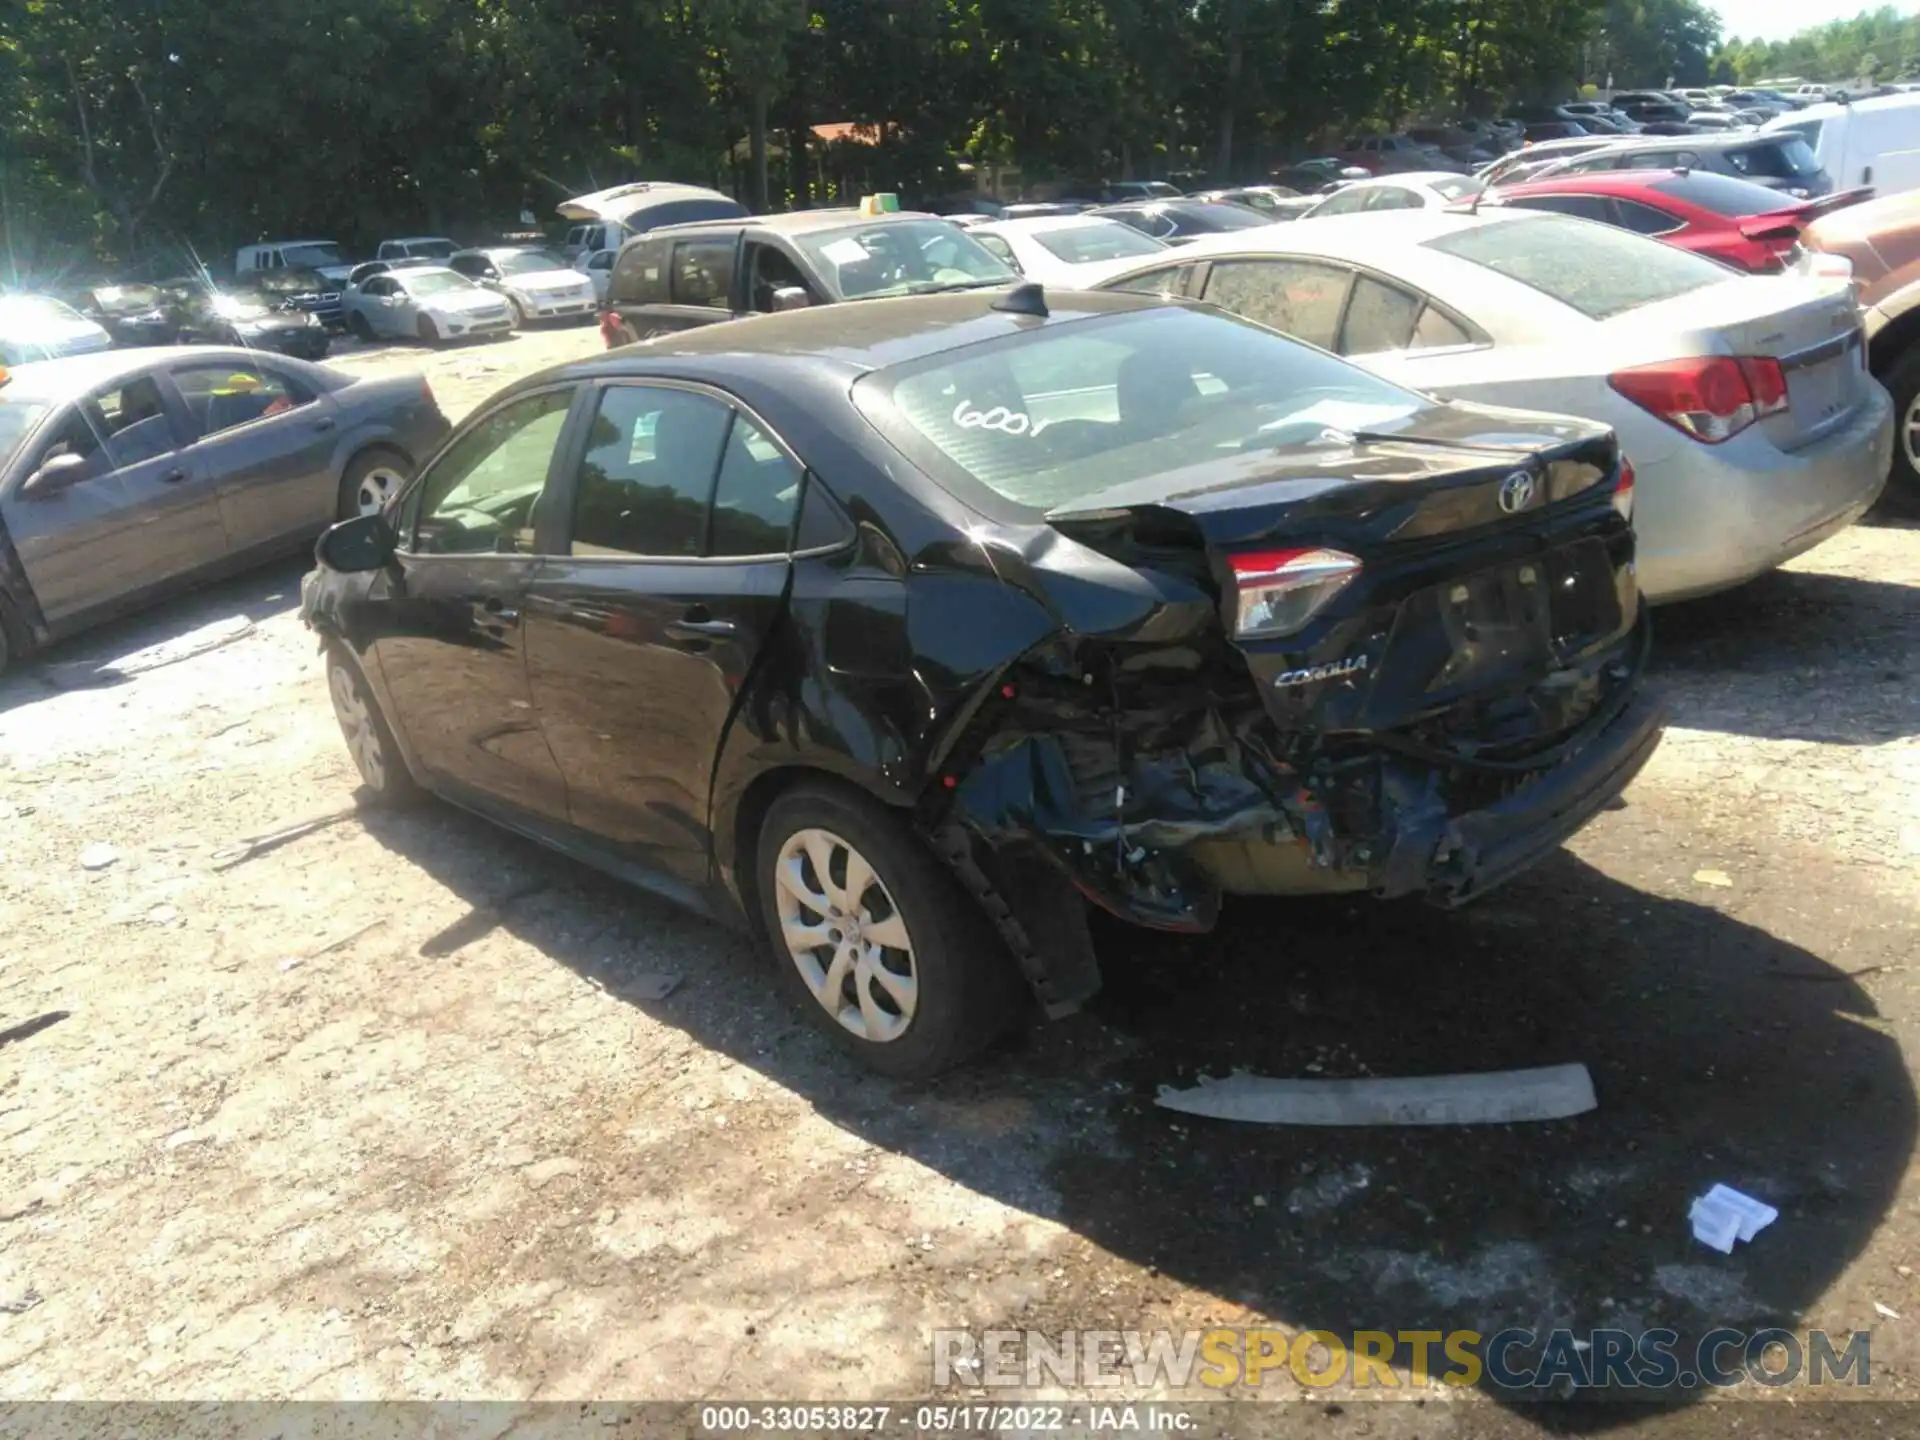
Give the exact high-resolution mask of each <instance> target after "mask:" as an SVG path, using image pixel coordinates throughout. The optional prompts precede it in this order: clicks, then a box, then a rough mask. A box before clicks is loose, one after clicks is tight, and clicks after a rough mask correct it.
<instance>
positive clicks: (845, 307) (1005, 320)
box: [548, 286, 1177, 378]
mask: <svg viewBox="0 0 1920 1440" xmlns="http://www.w3.org/2000/svg"><path fill="white" fill-rule="evenodd" d="M1035 288H1036V289H1037V288H1039V287H1037V286H1036V287H1035ZM1008 293H1009V292H1008V290H1007V289H1005V288H1001V287H998V286H996V287H994V288H991V289H979V290H961V291H954V292H951V293H948V294H942V295H901V296H896V297H894V298H891V299H884V300H854V301H848V302H845V303H843V304H839V305H821V306H815V307H812V308H809V309H805V310H789V311H786V312H785V313H783V314H779V315H757V316H754V317H753V318H751V319H747V320H736V321H732V322H730V323H727V324H723V325H708V326H703V327H701V328H699V329H695V330H683V331H680V332H678V333H677V334H672V335H662V336H659V337H658V338H656V339H652V340H645V341H642V342H641V343H639V344H637V345H627V346H623V347H622V348H620V349H618V350H609V351H607V352H605V353H604V354H602V355H598V356H595V357H593V358H591V359H588V360H581V361H575V362H573V363H572V364H569V365H563V366H560V367H557V368H556V369H555V370H552V371H549V372H548V374H549V375H550V376H569V377H576V378H591V377H594V376H605V375H623V374H632V373H642V372H645V371H646V370H647V369H648V368H649V367H651V366H655V365H662V364H670V363H671V362H673V361H676V360H681V359H695V360H697V359H713V360H724V359H726V358H728V357H743V358H744V357H748V356H770V357H779V358H784V359H789V360H796V361H806V362H807V363H808V364H811V365H819V364H821V363H823V362H824V363H827V364H835V365H839V366H842V367H844V368H846V369H848V370H855V371H866V370H883V369H886V368H887V367H889V366H892V365H901V364H906V363H908V362H910V361H914V360H919V359H923V358H925V357H926V356H929V355H937V354H941V353H943V352H945V351H949V350H958V349H962V348H963V347H965V346H969V345H978V344H982V343H984V342H985V341H988V340H997V339H999V338H1000V337H1001V336H1003V335H1011V334H1014V333H1016V332H1017V331H1022V330H1033V329H1038V328H1042V327H1046V326H1053V325H1064V324H1071V323H1072V322H1074V321H1076V320H1086V319H1090V318H1092V317H1094V316H1097V315H1110V314H1115V313H1124V312H1130V311H1136V310H1151V309H1153V308H1155V307H1157V306H1163V305H1166V304H1168V303H1170V302H1169V301H1167V300H1166V299H1165V298H1163V297H1161V296H1158V295H1139V294H1134V293H1131V292H1128V291H1118V290H1116V291H1101V292H1091V291H1085V290H1051V291H1043V292H1042V293H1043V295H1044V296H1045V299H1046V303H1047V309H1048V314H1047V315H1046V316H1045V318H1041V317H1037V316H1033V315H1027V314H1016V313H1012V312H1009V311H1005V310H996V309H995V308H994V306H995V304H996V302H998V301H1000V300H1003V299H1005V298H1006V296H1007V294H1008ZM1175 303H1177V302H1175Z"/></svg>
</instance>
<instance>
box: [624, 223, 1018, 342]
mask: <svg viewBox="0 0 1920 1440" xmlns="http://www.w3.org/2000/svg"><path fill="white" fill-rule="evenodd" d="M1019 278H1020V277H1019V276H1018V275H1016V274H1015V273H1014V272H1013V271H1012V270H1010V269H1008V268H1007V266H1006V265H1005V263H1003V262H1002V261H1001V260H999V259H998V258H996V257H995V256H994V255H993V254H992V253H991V252H990V251H989V250H987V248H986V247H985V246H983V245H982V244H980V242H979V241H978V240H975V239H973V238H972V237H971V236H969V235H968V234H967V232H966V231H965V230H963V229H961V227H960V226H958V225H956V224H954V223H953V222H952V221H951V220H947V219H943V218H942V217H940V216H938V215H921V214H916V213H913V212H908V211H896V212H893V213H891V214H885V215H866V216H863V215H862V214H861V213H860V212H859V211H857V210H802V211H798V212H796V213H794V214H791V215H752V216H748V217H746V218H745V219H741V220H711V221H706V222H703V223H700V224H694V225H670V226H666V227H664V228H662V229H659V230H651V231H649V232H647V233H646V234H645V235H641V236H638V237H636V238H635V239H632V240H629V241H628V242H627V243H626V244H625V245H623V246H622V247H621V249H620V255H619V258H618V259H616V260H615V261H614V262H613V275H612V277H611V278H610V279H609V280H608V282H607V311H608V314H607V316H606V317H604V318H603V321H602V325H601V330H602V333H603V334H605V335H606V337H607V343H608V344H609V345H625V344H630V343H632V342H633V341H635V340H644V339H648V338H651V337H652V336H655V335H666V334H671V333H672V332H674V331H676V330H691V329H693V328H695V327H696V326H700V325H712V324H714V323H716V322H718V321H721V320H733V319H737V318H739V317H741V316H745V315H755V314H770V313H772V312H774V311H779V310H798V309H802V308H804V307H806V306H809V305H831V304H834V303H836V302H838V301H842V300H867V299H873V298H876V297H879V296H884V295H923V294H927V293H929V292H931V291H936V290H969V289H973V288H975V287H979V286H989V285H1009V284H1012V283H1013V282H1014V281H1016V280H1018V279H1019Z"/></svg>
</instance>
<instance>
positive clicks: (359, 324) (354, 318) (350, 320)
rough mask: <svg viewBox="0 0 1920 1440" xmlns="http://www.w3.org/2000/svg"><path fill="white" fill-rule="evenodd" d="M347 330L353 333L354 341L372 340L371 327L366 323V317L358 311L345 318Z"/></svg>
mask: <svg viewBox="0 0 1920 1440" xmlns="http://www.w3.org/2000/svg"><path fill="white" fill-rule="evenodd" d="M347 329H349V330H351V331H352V332H353V338H354V339H356V340H371V339H373V326H372V325H370V324H368V323H367V317H366V316H364V315H362V314H361V313H360V312H359V311H358V310H356V311H354V312H353V314H351V315H349V316H348V317H347Z"/></svg>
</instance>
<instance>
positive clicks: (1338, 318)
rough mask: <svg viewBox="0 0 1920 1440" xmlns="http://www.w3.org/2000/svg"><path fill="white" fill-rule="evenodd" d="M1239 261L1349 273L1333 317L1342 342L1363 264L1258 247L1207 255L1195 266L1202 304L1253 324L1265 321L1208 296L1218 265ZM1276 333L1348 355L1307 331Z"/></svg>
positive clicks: (1336, 341) (1402, 283)
mask: <svg viewBox="0 0 1920 1440" xmlns="http://www.w3.org/2000/svg"><path fill="white" fill-rule="evenodd" d="M1238 261H1252V262H1253V263H1254V264H1256V265H1257V264H1259V263H1261V262H1262V261H1282V262H1287V263H1291V264H1295V265H1317V266H1319V267H1320V268H1321V269H1323V270H1332V271H1335V272H1336V273H1338V274H1342V275H1345V276H1346V277H1347V291H1346V294H1344V295H1342V296H1341V297H1340V309H1339V311H1338V312H1337V313H1336V314H1335V315H1334V317H1333V337H1332V338H1333V344H1335V345H1338V344H1339V343H1340V331H1341V330H1342V329H1343V328H1344V327H1345V326H1346V323H1347V307H1348V306H1349V305H1351V304H1352V303H1353V289H1354V281H1355V279H1357V278H1358V276H1359V275H1360V271H1361V267H1360V266H1358V265H1355V264H1354V263H1353V262H1352V261H1350V260H1336V259H1334V258H1333V257H1332V256H1329V255H1292V254H1284V255H1283V254H1280V253H1279V252H1277V251H1265V250H1262V251H1256V252H1254V253H1252V254H1247V255H1209V256H1207V258H1206V261H1205V263H1204V264H1202V265H1199V266H1196V267H1195V268H1196V270H1198V271H1200V272H1201V273H1200V274H1199V275H1198V277H1197V279H1198V284H1197V285H1196V286H1195V289H1194V294H1195V296H1196V297H1197V298H1198V299H1199V301H1200V303H1201V304H1203V305H1212V306H1213V307H1214V308H1215V309H1216V310H1225V311H1226V312H1227V314H1229V315H1234V316H1238V317H1239V318H1240V319H1242V320H1245V321H1247V322H1248V323H1249V324H1252V325H1262V324H1263V322H1262V321H1259V320H1255V319H1253V318H1252V317H1251V316H1248V315H1241V314H1240V312H1239V311H1238V310H1230V309H1228V308H1227V307H1226V306H1225V305H1221V304H1219V303H1218V302H1217V301H1214V300H1209V299H1208V298H1207V287H1208V286H1209V285H1211V284H1212V283H1213V271H1214V267H1215V266H1216V265H1224V264H1228V263H1233V262H1238ZM1395 283H1397V284H1398V285H1399V286H1400V288H1401V289H1403V290H1404V289H1405V288H1406V282H1405V281H1397V282H1395ZM1265 328H1267V329H1272V328H1273V327H1272V326H1270V325H1269V326H1265ZM1276 333H1278V334H1281V335H1286V337H1287V338H1288V339H1289V340H1291V341H1293V343H1294V344H1296V345H1305V346H1307V347H1308V348H1309V349H1313V350H1319V351H1322V352H1323V353H1324V354H1328V355H1332V356H1334V357H1336V358H1338V359H1345V358H1346V357H1345V356H1343V355H1341V354H1340V352H1339V351H1338V350H1335V349H1332V348H1331V347H1330V346H1323V345H1316V344H1314V342H1313V341H1311V340H1309V339H1307V338H1306V337H1305V336H1304V335H1292V334H1288V332H1287V331H1285V330H1281V331H1278V332H1276Z"/></svg>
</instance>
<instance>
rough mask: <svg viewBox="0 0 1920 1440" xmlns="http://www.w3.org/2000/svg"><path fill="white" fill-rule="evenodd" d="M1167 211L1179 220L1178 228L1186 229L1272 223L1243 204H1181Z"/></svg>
mask: <svg viewBox="0 0 1920 1440" xmlns="http://www.w3.org/2000/svg"><path fill="white" fill-rule="evenodd" d="M1169 213H1170V214H1171V215H1172V216H1173V218H1175V219H1176V220H1178V221H1179V222H1180V228H1181V229H1182V230H1187V231H1201V230H1255V229H1258V228H1259V227H1260V226H1262V225H1270V224H1272V223H1273V222H1272V221H1271V220H1270V219H1269V218H1268V217H1267V216H1265V215H1262V214H1261V213H1260V212H1259V211H1258V210H1253V209H1250V208H1248V207H1247V206H1245V205H1227V204H1212V205H1207V204H1201V205H1182V206H1180V207H1179V208H1178V209H1174V210H1170V211H1169Z"/></svg>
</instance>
